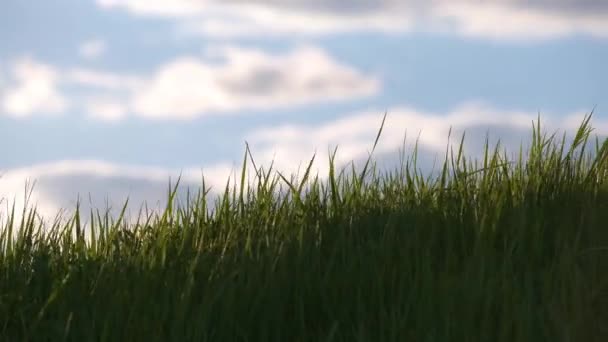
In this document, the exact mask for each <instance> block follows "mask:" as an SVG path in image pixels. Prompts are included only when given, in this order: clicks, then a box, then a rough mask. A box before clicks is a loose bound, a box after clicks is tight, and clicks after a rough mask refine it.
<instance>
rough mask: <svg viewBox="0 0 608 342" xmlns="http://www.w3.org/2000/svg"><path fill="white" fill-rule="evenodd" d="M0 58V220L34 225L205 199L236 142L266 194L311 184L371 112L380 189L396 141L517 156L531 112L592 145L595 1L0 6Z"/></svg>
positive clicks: (357, 136)
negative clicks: (17, 213)
mask: <svg viewBox="0 0 608 342" xmlns="http://www.w3.org/2000/svg"><path fill="white" fill-rule="evenodd" d="M0 42H2V43H1V44H0V138H1V139H2V144H0V155H1V156H2V157H1V158H0V198H2V199H3V201H2V202H0V219H2V218H5V217H6V211H7V210H8V208H9V207H10V206H11V205H12V204H13V203H14V204H15V206H16V208H17V210H19V209H21V208H23V205H24V204H25V202H24V195H25V193H26V192H27V193H29V194H30V195H29V204H30V205H35V206H36V207H37V209H38V212H39V213H40V214H41V215H42V216H43V217H44V218H52V217H54V216H55V215H56V214H57V213H58V212H60V210H61V209H64V210H66V211H67V212H69V211H70V210H73V209H74V207H75V205H76V202H77V200H78V199H79V198H80V200H81V201H82V203H81V204H82V207H83V208H84V209H85V210H88V208H89V207H91V206H92V207H93V208H98V209H100V210H102V212H103V210H104V209H106V208H107V207H109V208H111V210H112V211H113V212H115V211H116V210H118V209H120V207H121V206H122V204H123V203H124V201H125V200H126V199H127V198H129V202H130V205H129V209H130V210H131V213H132V215H133V216H134V217H136V216H137V211H138V209H139V208H140V207H141V205H142V204H143V203H144V202H146V203H148V205H149V207H150V208H154V207H157V208H162V207H163V206H164V205H165V203H166V201H165V200H166V195H167V191H168V187H169V181H170V180H171V182H173V184H174V182H175V180H176V179H177V177H178V176H180V175H181V182H182V183H181V184H182V186H181V187H180V190H181V192H180V194H182V195H183V193H184V191H186V190H188V189H189V188H190V189H191V191H196V189H198V188H200V186H201V184H202V179H203V177H204V180H205V184H206V187H207V188H209V187H211V193H210V194H211V195H213V194H217V193H218V192H222V191H223V189H224V188H225V186H226V182H227V181H228V178H229V177H231V178H232V179H234V177H235V176H238V175H239V174H240V170H241V164H242V160H243V155H244V153H245V143H247V144H248V145H249V147H250V149H251V152H252V155H253V158H254V160H255V162H256V165H257V166H258V167H259V166H264V167H265V168H266V169H267V167H268V166H270V163H271V162H273V169H275V170H278V171H280V172H282V173H283V174H285V175H292V174H296V173H298V170H300V172H299V173H300V174H302V173H303V171H304V169H305V166H306V164H307V163H308V161H309V160H310V158H311V157H312V156H313V154H315V153H316V159H315V163H314V164H313V172H314V173H318V176H319V178H320V179H325V178H326V177H327V173H328V156H329V151H333V149H334V148H335V147H336V146H337V147H338V150H337V155H336V163H337V166H338V167H342V166H345V165H348V163H349V162H351V161H354V162H355V164H356V165H361V164H362V163H363V162H365V160H366V159H367V157H368V153H369V152H370V150H371V147H372V145H373V142H374V139H375V136H376V134H377V132H378V129H379V127H380V124H381V122H382V118H383V115H384V113H387V119H386V123H385V127H384V130H383V133H382V136H381V139H380V143H379V145H378V147H377V149H376V151H375V152H374V156H375V160H377V161H378V165H379V167H380V168H381V169H382V168H385V169H387V170H391V169H394V167H395V166H398V165H399V155H400V149H401V147H402V144H403V140H404V138H405V139H406V142H407V145H406V146H410V147H411V146H412V144H413V143H414V142H415V140H416V139H418V146H419V147H418V150H419V156H420V157H419V159H420V165H421V167H422V168H429V167H431V166H432V163H433V162H434V161H437V162H438V163H440V162H441V161H442V158H443V156H444V155H445V149H446V146H447V145H448V144H449V143H456V144H457V143H458V142H459V140H460V137H461V135H462V133H463V132H466V139H465V147H466V151H468V152H469V153H468V155H471V156H473V157H474V156H477V155H480V153H481V148H482V146H483V142H484V139H485V136H486V134H489V136H490V142H491V143H495V142H496V140H497V139H499V138H500V140H501V142H502V143H503V144H504V146H505V147H506V148H507V149H508V150H513V151H517V150H518V149H519V146H520V145H523V146H524V147H525V146H526V144H529V141H530V138H531V128H532V121H533V120H536V118H537V115H538V114H539V113H540V115H541V120H542V124H543V126H544V129H545V130H547V132H549V133H551V132H553V131H559V130H562V131H563V130H565V131H566V132H572V131H573V130H574V129H575V128H576V127H578V125H579V124H580V122H581V120H582V118H583V116H584V115H585V114H588V113H589V112H590V111H592V110H594V116H593V119H592V121H591V123H592V126H593V127H594V128H595V131H594V133H595V134H597V135H598V136H600V137H602V136H603V135H605V134H607V133H608V120H607V119H608V98H607V96H606V95H607V94H606V89H608V88H607V87H606V85H607V80H608V64H607V63H606V62H605V61H606V60H608V2H607V1H604V0H486V1H480V0H479V1H475V0H247V1H245V0H221V1H220V0H52V1H34V0H4V1H2V4H0ZM450 129H452V134H451V135H450V136H449V139H448V132H449V131H450ZM405 152H406V155H408V152H411V148H406V151H405ZM251 165H252V164H249V167H251ZM250 180H253V174H252V175H251V177H250ZM34 181H35V184H34V187H33V189H32V188H31V185H32V184H33V183H32V182H34ZM26 185H29V186H30V187H26ZM30 191H31V193H30ZM85 212H86V211H85Z"/></svg>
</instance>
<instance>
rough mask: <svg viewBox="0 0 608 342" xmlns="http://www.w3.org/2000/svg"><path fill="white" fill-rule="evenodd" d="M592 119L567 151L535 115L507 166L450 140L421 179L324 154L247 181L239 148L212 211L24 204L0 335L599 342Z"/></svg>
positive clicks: (602, 260) (605, 225) (604, 191)
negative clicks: (526, 143) (298, 171)
mask: <svg viewBox="0 0 608 342" xmlns="http://www.w3.org/2000/svg"><path fill="white" fill-rule="evenodd" d="M385 118H386V117H385ZM590 118H591V115H589V116H587V117H586V118H585V120H584V122H583V123H582V124H581V126H580V128H579V129H578V131H577V132H576V135H575V137H574V140H573V141H572V144H570V146H569V147H567V146H566V144H565V135H564V137H563V138H562V139H561V143H560V142H559V140H556V139H555V136H554V135H553V136H550V137H547V135H546V134H544V133H543V132H541V126H540V118H539V121H538V122H537V124H536V125H533V133H532V135H533V136H532V145H531V146H530V149H529V151H528V152H527V153H526V155H524V154H523V152H522V151H521V150H520V153H519V157H518V158H517V159H516V160H508V159H507V154H506V151H501V148H500V146H499V145H497V146H496V148H490V147H489V146H488V144H487V143H486V145H485V154H484V157H483V158H482V160H481V161H472V160H470V159H468V158H466V157H465V156H464V155H463V149H462V146H463V142H462V141H461V143H460V149H459V150H457V151H450V153H447V152H446V155H445V161H444V165H443V167H442V168H441V169H439V173H438V176H437V177H432V178H431V177H424V176H423V175H422V174H421V173H419V172H418V169H417V167H416V153H414V154H413V156H412V157H411V158H407V159H406V160H403V162H402V165H401V166H400V167H399V168H397V169H396V170H393V171H390V172H384V173H382V174H379V173H378V171H377V169H376V167H375V163H373V162H371V158H370V160H368V163H367V164H366V165H365V168H364V169H363V170H357V171H355V170H354V166H352V165H349V167H351V168H352V171H355V172H352V173H350V176H345V173H340V172H338V170H335V168H334V162H333V158H334V157H335V153H336V151H334V153H333V154H332V155H331V156H330V165H331V166H330V169H329V178H328V179H327V181H321V180H320V179H319V177H318V175H317V176H314V177H313V175H312V174H311V172H310V170H311V165H312V163H313V160H314V157H313V160H311V163H310V164H309V166H308V168H307V170H306V172H305V174H304V176H303V177H302V179H300V180H299V181H296V180H295V179H294V178H293V177H289V179H288V177H286V176H285V175H280V174H279V175H276V174H275V175H274V176H273V177H271V175H272V172H271V171H272V167H271V168H270V169H269V170H267V171H264V170H263V169H262V168H259V169H258V168H256V169H255V170H253V171H254V172H255V173H256V175H257V180H258V182H257V184H256V185H255V186H251V187H250V188H248V189H247V191H243V189H244V188H245V186H244V185H245V178H246V171H247V170H246V165H247V158H248V157H249V158H250V159H251V161H252V162H253V157H252V156H251V153H249V149H248V148H247V150H246V153H245V156H244V161H243V168H242V174H241V178H240V185H241V186H240V188H239V189H240V190H239V191H237V187H236V186H234V187H233V188H232V189H231V188H230V187H229V185H227V186H226V191H225V193H224V195H223V196H220V197H219V198H218V201H217V202H216V205H215V210H211V208H212V207H213V206H212V205H211V204H210V203H207V202H206V200H205V198H206V197H205V195H206V194H207V191H208V189H206V188H205V186H204V184H203V187H202V190H201V191H200V193H198V194H197V195H196V196H191V198H189V201H188V203H186V204H185V205H184V204H181V205H180V203H178V202H177V201H176V200H175V194H176V190H177V186H178V185H176V186H175V188H172V189H171V191H170V196H169V205H168V206H167V209H166V210H165V212H164V213H162V214H161V215H155V216H148V217H144V218H143V219H142V221H141V222H139V223H137V224H135V225H129V224H127V223H126V221H124V220H123V216H122V215H121V217H120V218H118V219H117V220H113V219H112V218H111V217H109V216H108V215H107V214H106V215H100V214H99V212H98V211H97V212H91V213H89V214H82V213H80V212H79V211H76V213H75V214H74V216H73V217H70V218H69V219H68V220H66V221H56V222H55V223H54V224H53V223H49V224H44V223H43V222H42V221H40V220H39V219H37V215H36V213H35V209H34V208H31V209H29V210H28V211H26V212H24V215H23V217H24V218H23V220H21V221H20V222H14V221H13V220H11V219H10V217H9V220H8V221H7V222H6V224H5V227H4V228H3V230H2V235H1V236H0V340H2V341H64V340H66V341H505V342H512V341H608V329H607V327H608V172H607V171H608V140H607V141H605V142H604V143H603V144H600V143H599V141H598V139H597V138H596V139H595V149H594V150H592V151H588V149H586V148H587V147H588V146H589V144H590V143H592V141H590V140H589V136H590V133H591V131H592V129H591V126H590V125H589V120H590ZM382 123H383V124H384V120H383V122H382ZM381 132H382V128H380V131H379V133H378V138H379V137H380V135H381ZM378 138H377V139H376V142H375V143H374V147H375V146H376V143H377V142H378ZM463 139H464V136H463ZM254 165H255V163H254ZM342 171H344V170H342ZM277 187H279V188H277ZM277 189H283V190H286V191H283V190H281V191H279V195H278V196H277V195H276V194H277V191H276V190H277ZM125 208H126V204H125ZM123 213H124V210H123ZM81 215H84V216H86V217H84V216H83V217H81ZM14 216H15V215H14V207H13V215H12V216H11V217H14ZM84 221H88V223H89V225H88V227H87V229H88V230H90V236H89V237H85V227H84V223H83V222H84ZM13 236H14V237H15V238H11V237H13Z"/></svg>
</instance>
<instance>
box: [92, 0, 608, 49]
mask: <svg viewBox="0 0 608 342" xmlns="http://www.w3.org/2000/svg"><path fill="white" fill-rule="evenodd" d="M97 2H98V4H99V5H100V6H101V7H102V8H105V9H112V8H122V9H124V10H127V11H129V12H131V13H133V14H135V15H145V16H156V17H166V18H170V19H173V20H177V22H178V24H179V26H180V27H181V28H182V29H184V30H185V31H188V32H198V33H202V34H205V35H211V36H223V37H226V36H252V35H254V36H260V35H264V36H268V35H291V34H313V35H317V34H326V33H336V32H344V31H354V30H370V31H381V32H403V31H405V30H411V29H419V30H431V31H435V30H439V31H442V32H449V33H458V34H463V35H467V36H477V37H485V38H491V39H516V40H530V39H547V38H555V37H561V36H565V35H569V34H576V33H583V34H589V35H597V36H602V37H606V36H608V24H606V23H607V22H608V5H607V3H606V2H604V1H599V0H489V1H484V2H481V1H477V0H435V1H423V0H370V1H341V0H324V1H321V0H319V1H314V0H313V1H311V0H306V1H304V0H294V1H277V0H257V1H256V0H253V1H252V0H248V1H243V0H232V1H230V0H228V1H226V0H223V1H219V0H154V1H141V0H98V1H97Z"/></svg>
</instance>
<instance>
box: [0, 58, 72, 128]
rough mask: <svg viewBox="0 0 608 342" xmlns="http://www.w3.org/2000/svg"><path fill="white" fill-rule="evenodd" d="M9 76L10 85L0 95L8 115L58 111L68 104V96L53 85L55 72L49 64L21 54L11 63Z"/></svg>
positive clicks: (57, 76)
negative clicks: (20, 56) (11, 81)
mask: <svg viewBox="0 0 608 342" xmlns="http://www.w3.org/2000/svg"><path fill="white" fill-rule="evenodd" d="M12 76H13V79H14V81H15V84H14V86H11V87H10V90H7V91H5V93H4V96H3V97H2V98H0V104H1V107H2V109H3V111H5V112H6V113H8V114H9V115H12V116H15V117H27V116H29V115H31V114H33V113H36V112H41V113H60V112H62V111H64V110H65V109H66V108H67V107H68V105H69V102H68V100H67V99H66V97H65V96H64V95H63V94H61V93H60V92H59V90H58V88H57V86H58V82H59V80H60V75H59V72H58V71H57V70H56V69H55V68H53V67H52V66H50V65H46V64H43V63H39V62H36V61H34V60H32V59H30V58H22V59H20V60H18V61H17V62H16V63H14V65H13V66H12Z"/></svg>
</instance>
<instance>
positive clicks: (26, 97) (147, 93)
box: [0, 46, 380, 121]
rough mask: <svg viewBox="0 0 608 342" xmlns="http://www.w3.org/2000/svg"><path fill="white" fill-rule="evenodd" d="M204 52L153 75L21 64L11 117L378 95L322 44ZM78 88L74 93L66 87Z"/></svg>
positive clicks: (185, 111)
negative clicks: (67, 93)
mask: <svg viewBox="0 0 608 342" xmlns="http://www.w3.org/2000/svg"><path fill="white" fill-rule="evenodd" d="M207 54H208V57H212V58H213V59H219V60H221V62H219V63H217V61H213V62H211V61H209V60H208V59H205V58H203V56H182V57H176V58H174V59H173V60H170V61H168V62H166V63H165V64H162V65H160V66H159V67H158V68H157V70H156V71H155V72H153V73H152V74H150V75H128V74H119V73H112V72H108V71H100V70H92V69H87V68H79V67H76V68H70V69H63V70H62V69H59V68H55V67H53V66H51V65H47V64H44V63H41V62H36V61H33V60H30V59H25V60H22V61H19V62H18V63H17V64H16V66H15V68H14V70H13V71H14V76H15V77H14V78H15V82H14V83H15V85H14V86H13V88H14V90H12V91H10V92H7V93H6V95H5V96H4V97H3V98H2V97H0V99H2V104H3V108H4V109H5V111H7V112H8V113H10V114H13V115H16V116H21V117H23V116H26V115H29V114H33V113H38V112H61V111H63V110H65V109H66V108H67V104H68V103H70V104H71V105H73V106H74V107H76V108H78V109H84V110H85V111H86V112H87V113H88V114H89V115H90V116H91V117H94V118H98V119H101V120H106V121H117V120H120V119H121V118H124V117H125V116H126V115H127V114H129V113H132V114H134V115H138V116H141V117H143V118H150V119H192V118H195V117H198V116H201V115H207V114H209V113H217V112H226V111H237V110H242V109H274V108H281V107H286V106H297V105H303V104H308V103H318V102H323V101H337V100H348V99H351V98H359V97H361V96H369V95H374V94H376V93H377V92H378V91H379V90H380V81H379V80H378V79H377V78H376V77H374V76H372V75H365V74H363V73H361V72H359V71H358V70H356V69H354V68H352V67H350V66H348V65H345V64H342V63H340V62H339V61H337V60H335V59H333V58H332V57H331V56H330V55H328V54H327V53H326V52H325V51H324V50H321V49H320V48H317V47H314V46H300V47H298V48H295V49H294V50H291V51H288V52H286V53H283V54H270V53H266V52H264V51H262V50H257V49H242V48H236V47H230V46H223V47H218V48H215V49H211V50H209V51H207ZM70 86H72V87H78V92H77V93H71V96H70V98H69V99H68V98H67V96H65V95H63V94H62V93H61V91H60V88H61V87H70Z"/></svg>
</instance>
